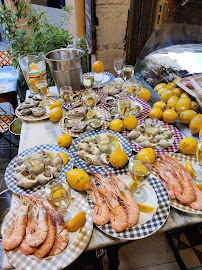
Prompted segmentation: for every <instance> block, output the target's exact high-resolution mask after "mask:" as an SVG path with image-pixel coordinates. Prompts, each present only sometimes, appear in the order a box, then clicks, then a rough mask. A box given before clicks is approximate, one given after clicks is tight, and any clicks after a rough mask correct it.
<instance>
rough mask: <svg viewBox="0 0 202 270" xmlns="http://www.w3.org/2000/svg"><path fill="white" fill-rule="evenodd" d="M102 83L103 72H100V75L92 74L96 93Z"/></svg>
mask: <svg viewBox="0 0 202 270" xmlns="http://www.w3.org/2000/svg"><path fill="white" fill-rule="evenodd" d="M103 81H104V73H103V72H100V73H96V72H94V82H95V84H96V85H97V87H98V91H99V90H100V86H101V84H102V82H103Z"/></svg>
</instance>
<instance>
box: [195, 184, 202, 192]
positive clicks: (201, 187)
mask: <svg viewBox="0 0 202 270" xmlns="http://www.w3.org/2000/svg"><path fill="white" fill-rule="evenodd" d="M196 185H197V187H198V188H199V189H200V190H201V191H202V183H198V184H196Z"/></svg>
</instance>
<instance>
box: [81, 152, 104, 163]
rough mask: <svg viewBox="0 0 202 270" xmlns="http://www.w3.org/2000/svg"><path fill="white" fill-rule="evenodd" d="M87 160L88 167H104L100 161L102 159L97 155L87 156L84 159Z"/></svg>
mask: <svg viewBox="0 0 202 270" xmlns="http://www.w3.org/2000/svg"><path fill="white" fill-rule="evenodd" d="M84 158H85V159H84V160H85V162H86V163H87V164H88V165H95V166H101V165H103V164H102V162H101V161H100V158H99V157H98V156H96V155H91V154H89V155H86V156H85V157H84Z"/></svg>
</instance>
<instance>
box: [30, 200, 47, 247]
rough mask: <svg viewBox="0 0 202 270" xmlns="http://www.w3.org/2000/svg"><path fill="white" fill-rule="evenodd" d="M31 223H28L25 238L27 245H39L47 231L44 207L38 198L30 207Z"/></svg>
mask: <svg viewBox="0 0 202 270" xmlns="http://www.w3.org/2000/svg"><path fill="white" fill-rule="evenodd" d="M32 218H33V220H34V222H33V223H28V225H27V228H26V240H27V243H28V245H29V246H34V247H35V246H39V245H40V244H41V243H43V242H44V240H45V239H46V236H47V233H48V224H47V214H46V209H45V207H44V206H43V204H42V202H41V201H40V200H36V203H35V204H34V206H33V207H32Z"/></svg>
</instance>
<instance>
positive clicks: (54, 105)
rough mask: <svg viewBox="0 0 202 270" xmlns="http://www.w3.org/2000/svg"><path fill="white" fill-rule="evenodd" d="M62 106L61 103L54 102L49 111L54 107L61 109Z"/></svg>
mask: <svg viewBox="0 0 202 270" xmlns="http://www.w3.org/2000/svg"><path fill="white" fill-rule="evenodd" d="M61 106H62V101H58V102H55V103H53V104H51V105H50V107H49V109H50V110H52V109H54V108H56V107H61Z"/></svg>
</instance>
